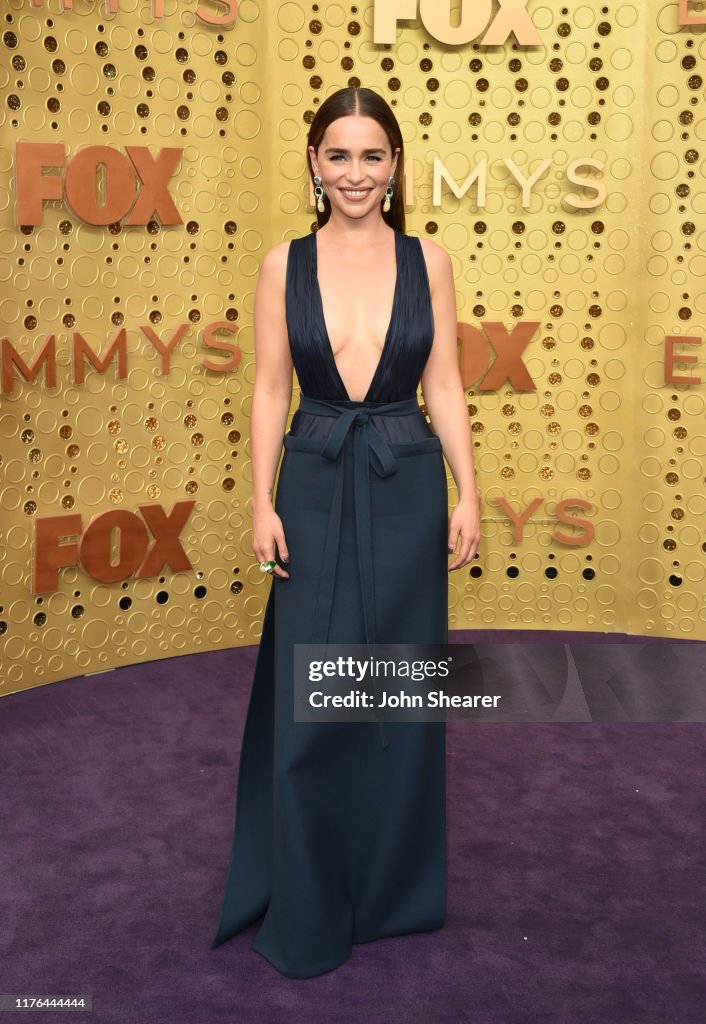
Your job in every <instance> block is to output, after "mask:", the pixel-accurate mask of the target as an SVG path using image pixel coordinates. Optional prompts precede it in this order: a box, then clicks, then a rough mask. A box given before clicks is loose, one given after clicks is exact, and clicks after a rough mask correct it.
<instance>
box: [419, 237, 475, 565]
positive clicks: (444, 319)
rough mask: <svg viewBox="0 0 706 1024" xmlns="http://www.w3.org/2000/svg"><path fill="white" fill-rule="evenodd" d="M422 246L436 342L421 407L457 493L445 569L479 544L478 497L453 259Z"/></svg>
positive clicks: (428, 244) (466, 557) (428, 242)
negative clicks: (460, 356) (451, 554)
mask: <svg viewBox="0 0 706 1024" xmlns="http://www.w3.org/2000/svg"><path fill="white" fill-rule="evenodd" d="M421 241H422V247H423V249H424V256H425V259H426V263H427V272H428V274H429V286H430V289H431V298H432V307H433V310H434V341H433V344H432V347H431V352H430V353H429V358H428V359H427V362H426V366H425V367H424V372H423V374H422V378H421V385H422V394H423V396H424V404H425V406H426V408H427V410H428V412H429V415H430V417H431V421H432V425H433V428H434V432H435V433H436V434H438V436H439V439H440V441H441V444H442V447H443V449H444V455H445V457H446V461H447V462H448V464H449V466H450V467H451V472H452V473H453V476H454V480H455V481H456V486H457V488H458V505H457V506H456V508H455V509H454V512H453V515H452V516H451V521H450V527H449V550H450V551H453V550H455V548H456V543H457V540H458V537H459V534H460V535H461V550H460V552H459V555H458V557H457V558H456V560H455V561H454V562H452V563H451V565H450V566H449V569H458V568H460V567H461V566H462V565H466V564H467V563H468V562H470V561H471V560H472V558H473V557H474V555H475V553H476V549H477V547H478V543H479V541H480V507H479V502H480V496H479V493H478V487H477V484H476V475H475V468H474V465H473V449H472V444H471V430H470V425H469V422H468V408H467V406H466V396H465V394H464V392H463V384H462V382H461V373H460V371H459V368H458V352H457V346H458V337H457V327H458V323H457V321H458V316H457V312H456V287H455V284H454V276H453V266H452V264H451V258H450V256H449V254H448V253H447V252H446V250H445V249H444V248H442V246H440V245H437V244H436V242H433V241H432V240H431V239H428V238H424V239H422V240H421Z"/></svg>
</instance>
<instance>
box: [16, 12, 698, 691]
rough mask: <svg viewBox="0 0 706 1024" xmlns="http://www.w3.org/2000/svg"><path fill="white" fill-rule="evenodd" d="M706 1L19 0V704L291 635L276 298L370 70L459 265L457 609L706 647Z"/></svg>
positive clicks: (424, 199)
mask: <svg viewBox="0 0 706 1024" xmlns="http://www.w3.org/2000/svg"><path fill="white" fill-rule="evenodd" d="M376 7H377V9H376ZM704 7H705V5H704V3H701V4H699V3H686V2H684V3H681V4H680V3H663V2H661V0H660V2H656V0H648V2H645V3H640V4H638V3H621V2H616V3H610V4H599V3H579V4H571V5H570V6H569V5H567V6H561V5H558V4H551V5H550V4H546V3H541V2H533V0H529V2H525V0H516V2H514V3H511V2H507V3H506V4H504V5H502V7H498V5H497V4H496V3H493V4H492V5H491V4H487V5H486V4H480V3H479V4H470V3H464V4H461V3H452V4H451V14H450V15H449V11H448V5H447V4H445V3H442V2H438V3H436V2H435V3H431V2H430V0H422V2H421V5H417V7H415V5H414V4H413V3H411V4H410V3H409V2H408V0H401V2H397V3H395V2H394V0H380V2H378V3H377V5H376V4H374V3H372V2H370V0H366V2H364V3H361V4H355V5H344V4H341V3H318V4H304V3H300V2H285V3H279V4H278V3H257V2H254V0H243V2H242V3H240V4H239V5H236V4H235V3H226V2H223V3H218V4H216V3H214V2H212V0H198V2H195V0H164V3H163V4H161V3H160V2H159V0H155V3H154V5H153V4H152V3H151V2H150V0H110V2H108V3H105V4H100V5H99V4H94V3H92V2H91V3H89V2H87V0H74V3H73V7H68V8H67V9H66V10H64V8H63V4H62V2H61V0H45V2H44V3H43V4H42V3H41V0H37V2H36V5H33V4H32V3H31V2H30V0H4V3H3V5H2V9H1V12H0V18H1V22H0V24H1V26H2V27H1V33H2V36H1V40H0V53H1V54H2V60H1V62H0V83H1V86H0V94H1V96H2V105H1V107H0V161H1V163H2V175H1V177H0V218H1V219H0V277H1V280H2V288H1V289H0V305H1V309H2V349H1V353H0V355H1V359H2V366H1V370H2V393H1V394H0V402H1V408H0V496H1V501H2V522H1V525H0V542H1V546H0V588H1V589H0V660H1V663H2V669H1V673H0V676H1V689H0V692H4V693H10V692H13V691H16V690H21V689H26V688H29V687H33V686H38V685H42V684H44V683H48V682H52V681H54V680H59V679H65V678H70V677H72V676H75V675H80V674H83V673H90V672H99V671H103V670H105V669H107V668H110V667H114V666H120V665H126V664H131V663H135V662H141V661H149V660H153V659H159V658H168V657H173V656H175V655H179V654H187V653H196V652H200V651H206V650H211V649H215V648H229V647H235V646H239V645H242V644H252V643H256V642H257V641H258V639H259V636H260V630H261V622H262V615H263V612H264V606H265V601H266V598H267V594H268V591H269V587H270V586H271V581H270V580H269V579H268V578H266V577H264V576H263V574H262V573H261V572H260V571H259V568H258V566H257V564H256V563H255V561H254V556H253V554H252V549H251V515H250V508H249V498H250V488H251V475H252V474H251V462H250V445H249V437H248V429H249V411H250V401H251V396H252V385H253V379H254V357H253V330H252V314H253V298H254V290H255V284H256V279H257V273H258V269H259V266H260V263H261V260H262V258H263V255H264V253H265V252H266V251H267V250H268V249H269V248H270V246H272V245H273V244H275V243H276V242H278V241H280V240H282V239H284V238H288V237H293V236H298V235H302V234H304V233H305V232H307V231H308V230H310V229H311V227H312V225H313V224H314V223H315V218H314V211H313V208H312V207H311V206H310V205H309V183H308V178H307V173H306V134H307V131H308V126H309V124H310V122H311V119H312V117H313V115H314V113H315V111H316V109H317V106H318V105H319V104H320V103H321V102H322V101H323V99H324V98H325V97H326V96H327V95H329V94H330V93H331V92H334V91H335V90H337V89H339V88H340V87H341V86H344V85H347V84H355V83H359V84H362V85H365V86H369V87H372V88H375V89H377V90H379V91H380V92H382V93H383V95H384V96H385V97H386V98H387V100H388V101H389V102H390V103H391V104H392V106H393V109H394V110H395V113H396V115H397V117H398V119H399V121H400V124H401V126H402V130H403V134H404V138H405V145H406V150H407V177H408V182H407V186H408V187H407V196H406V198H407V229H408V231H409V232H410V233H412V234H417V235H428V236H431V237H433V238H434V239H435V240H437V241H438V242H439V243H441V244H442V245H443V246H444V247H445V248H446V249H447V251H448V252H449V253H450V254H451V256H452V260H453V265H454V271H455V278H456V286H457V300H458V319H459V330H458V336H459V364H460V366H461V368H462V375H463V379H464V385H465V388H466V395H467V402H468V409H469V430H470V431H471V434H472V439H473V444H474V458H475V463H476V469H477V475H478V481H479V485H480V489H481V492H482V498H483V502H482V512H483V530H482V533H483V536H482V541H481V545H480V549H479V558H478V559H477V560H476V561H475V562H474V563H473V565H472V567H471V569H470V571H468V569H464V570H462V571H460V572H456V573H453V574H451V576H450V580H449V586H450V595H449V596H450V619H449V625H450V628H452V629H460V628H464V627H465V628H474V627H477V628H480V627H483V628H507V627H517V628H528V629H578V630H586V631H588V632H603V631H605V632H628V633H637V634H647V635H650V634H651V635H657V636H664V637H678V636H688V637H691V638H698V639H706V604H705V602H704V597H705V595H706V580H705V579H704V576H705V573H704V565H705V559H706V542H705V538H704V525H703V524H704V522H705V521H706V520H705V519H704V518H703V516H704V505H705V504H706V500H705V497H704V455H705V454H706V429H705V412H706V407H705V404H704V392H705V390H706V384H705V383H703V381H702V377H703V375H704V367H703V355H702V344H701V341H702V339H701V335H702V321H701V317H702V316H703V315H704V310H705V309H706V296H705V295H704V291H703V288H702V282H703V281H704V270H705V269H706V268H705V266H704V232H703V230H700V228H699V225H700V224H701V223H702V217H703V214H704V208H705V207H706V194H705V191H704V187H703V179H704V174H703V160H704V154H703V152H702V146H703V143H704V138H705V137H706V122H705V121H704V116H703V99H704V85H703V80H702V70H701V69H702V67H703V58H704V47H705V45H706V44H705V41H704V39H705V37H704V33H706V26H705V25H703V24H699V23H698V22H699V21H703V20H704V17H703V15H704ZM415 11H416V17H414V14H415ZM479 11H487V12H489V15H488V17H489V21H488V24H487V25H481V24H476V22H477V21H478V12H479ZM219 20H220V23H219ZM464 32H465V35H466V36H467V38H465V39H461V38H460V36H461V35H463V34H464ZM385 33H388V34H389V33H391V35H390V36H389V37H390V38H391V39H392V41H391V42H385V41H382V40H383V39H384V38H386V36H385ZM532 35H534V36H535V37H536V38H535V40H534V41H529V40H530V38H531V36H532ZM523 40H524V41H523ZM298 395H299V389H298V386H297V382H296V378H295V390H294V396H293V404H292V411H293V410H294V408H295V407H296V404H297V401H298ZM421 397H422V396H421V392H420V399H421ZM449 483H450V500H451V501H452V502H453V501H454V499H455V497H456V495H455V490H454V487H453V480H452V478H451V476H450V474H449ZM419 586H420V587H423V586H424V580H423V579H420V580H419Z"/></svg>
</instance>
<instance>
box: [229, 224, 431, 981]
mask: <svg viewBox="0 0 706 1024" xmlns="http://www.w3.org/2000/svg"><path fill="white" fill-rule="evenodd" d="M395 252H396V258H397V278H396V284H395V293H394V302H393V308H392V316H391V319H390V324H389V328H388V331H387V336H386V338H385V343H384V347H383V349H382V353H381V356H380V360H379V362H378V365H377V368H376V370H375V373H374V376H373V378H372V380H371V383H370V387H369V389H368V393H367V395H366V397H365V399H364V400H363V401H352V400H350V399H349V398H348V394H347V391H346V388H345V385H344V384H343V381H342V379H341V376H340V374H339V372H338V369H337V366H336V362H335V359H334V356H333V350H332V348H331V344H330V340H329V337H328V334H327V330H326V324H325V320H324V312H323V303H322V299H321V291H320V288H319V283H318V276H317V243H316V235H315V234H314V233H310V234H308V235H305V236H303V237H300V238H294V239H293V240H292V241H291V243H290V248H289V255H288V261H287V278H286V317H287V329H288V333H289V342H290V346H291V351H292V360H293V363H294V367H295V370H296V373H297V378H298V380H299V384H300V387H301V398H300V405H299V408H298V409H297V410H296V412H295V414H294V416H293V418H292V424H291V429H290V431H289V432H288V433H287V434H286V435H285V437H284V449H285V451H284V455H283V458H282V463H281V466H280V472H279V477H278V481H277V489H276V495H275V510H276V512H277V514H278V515H279V516H280V518H281V519H282V523H283V526H284V532H285V537H286V540H287V545H288V548H289V556H290V561H289V563H288V564H287V565H286V566H285V568H286V570H287V571H288V572H289V579H284V578H280V577H277V576H273V577H272V585H271V589H270V593H269V597H268V601H267V606H266V609H265V616H264V621H263V630H262V637H261V642H260V647H259V651H258V655H257V661H256V666H255V673H254V679H253V685H252V692H251V697H250V704H249V707H248V714H247V718H246V722H245V729H244V733H243V742H242V748H241V755H240V769H239V776H238V787H237V799H236V813H235V828H234V832H233V842H232V851H231V858H230V865H229V869H228V873H227V878H226V883H225V891H224V894H223V899H222V904H221V909H220V917H219V922H218V927H217V931H216V935H215V937H214V939H213V942H212V944H211V948H212V949H213V948H215V947H217V946H219V945H221V943H223V942H225V941H226V940H227V939H229V938H231V936H233V935H235V934H236V933H237V932H239V931H241V930H242V929H243V928H245V927H246V926H247V925H249V924H252V923H253V922H255V921H256V920H257V919H258V918H260V917H261V916H262V915H264V919H263V921H262V924H261V925H260V928H259V930H258V931H257V933H256V936H255V939H254V941H253V942H252V943H251V947H250V948H251V949H253V950H255V951H256V952H258V953H259V954H261V955H262V956H263V957H265V959H267V960H268V961H269V962H270V963H271V964H272V965H273V966H274V967H275V968H276V969H277V970H278V971H279V972H280V973H282V974H284V975H286V976H287V977H290V978H307V977H312V976H314V975H318V974H323V973H325V972H326V971H330V970H332V969H333V968H335V967H337V966H339V965H340V964H342V963H343V962H344V961H345V960H346V959H347V958H348V957H349V956H350V954H351V951H352V944H353V943H359V942H369V941H371V940H373V939H377V938H382V937H384V936H392V935H401V934H405V933H410V932H419V931H428V930H432V929H436V928H439V927H441V925H442V924H443V922H444V918H445V904H446V749H445V747H446V725H445V723H444V722H429V723H425V722H382V721H377V722H370V723H367V722H335V723H334V722H318V723H311V722H295V721H294V712H293V706H294V705H293V664H292V662H293V645H294V644H295V643H319V642H320V643H326V642H328V643H337V644H338V643H344V644H347V643H356V644H357V643H365V642H369V643H374V642H378V643H392V644H395V643H420V644H445V643H446V642H447V639H448V632H447V624H448V569H447V566H448V553H447V538H448V518H447V516H448V494H447V481H446V471H445V467H444V460H443V455H442V448H441V442H440V440H439V438H438V437H437V436H436V434H434V433H433V432H432V430H431V429H430V427H429V425H428V423H427V421H426V418H425V417H424V415H423V413H422V411H421V409H420V408H419V405H418V402H417V397H416V394H417V387H418V384H419V379H420V376H421V373H422V371H423V369H424V365H425V363H426V360H427V357H428V355H429V351H430V348H431V344H432V340H433V335H434V318H433V311H432V306H431V295H430V290H429V280H428V276H427V269H426V264H425V261H424V254H423V251H422V247H421V244H420V241H419V239H418V238H416V237H414V236H410V235H406V234H404V233H403V232H400V231H396V232H395ZM277 558H278V560H279V554H278V555H277ZM279 564H283V563H281V562H280V563H279Z"/></svg>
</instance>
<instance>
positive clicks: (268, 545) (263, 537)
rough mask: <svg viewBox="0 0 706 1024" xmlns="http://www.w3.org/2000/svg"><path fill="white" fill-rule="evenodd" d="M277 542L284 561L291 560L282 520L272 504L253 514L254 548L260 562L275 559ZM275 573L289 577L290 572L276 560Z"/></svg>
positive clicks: (285, 577)
mask: <svg viewBox="0 0 706 1024" xmlns="http://www.w3.org/2000/svg"><path fill="white" fill-rule="evenodd" d="M275 543H276V544H277V548H278V551H279V555H280V559H281V560H282V561H283V562H288V561H289V551H288V550H287V542H286V541H285V539H284V527H283V526H282V520H281V519H280V517H279V516H278V515H277V513H276V512H275V510H274V508H273V506H272V505H270V506H269V508H265V509H262V510H261V511H259V512H258V511H255V513H254V514H253V530H252V549H253V551H254V553H255V557H256V558H257V560H258V562H272V561H275ZM273 571H274V575H275V576H281V577H283V578H284V579H287V580H288V579H289V573H288V572H285V571H284V569H282V568H280V566H279V565H277V562H276V561H275V567H274V570H273Z"/></svg>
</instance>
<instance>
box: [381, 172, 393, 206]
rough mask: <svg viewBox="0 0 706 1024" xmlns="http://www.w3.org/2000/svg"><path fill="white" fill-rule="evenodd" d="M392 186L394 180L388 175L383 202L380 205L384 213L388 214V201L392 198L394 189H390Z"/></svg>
mask: <svg viewBox="0 0 706 1024" xmlns="http://www.w3.org/2000/svg"><path fill="white" fill-rule="evenodd" d="M394 184H395V179H394V176H393V175H392V174H391V175H390V180H389V181H388V183H387V190H386V191H385V201H384V202H383V204H382V208H383V210H384V211H385V213H389V212H390V200H391V199H392V196H393V195H394V189H393V187H392V186H393V185H394Z"/></svg>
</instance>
